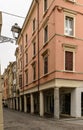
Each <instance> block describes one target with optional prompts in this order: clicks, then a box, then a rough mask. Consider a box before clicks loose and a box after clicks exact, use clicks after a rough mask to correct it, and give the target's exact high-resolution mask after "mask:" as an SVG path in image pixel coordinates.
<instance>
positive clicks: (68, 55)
mask: <svg viewBox="0 0 83 130" xmlns="http://www.w3.org/2000/svg"><path fill="white" fill-rule="evenodd" d="M65 70H69V71H73V52H69V51H65Z"/></svg>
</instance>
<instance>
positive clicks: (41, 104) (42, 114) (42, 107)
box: [40, 91, 44, 116]
mask: <svg viewBox="0 0 83 130" xmlns="http://www.w3.org/2000/svg"><path fill="white" fill-rule="evenodd" d="M40 116H44V95H43V92H42V91H40Z"/></svg>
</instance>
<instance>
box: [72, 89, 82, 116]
mask: <svg viewBox="0 0 83 130" xmlns="http://www.w3.org/2000/svg"><path fill="white" fill-rule="evenodd" d="M71 116H73V117H81V90H80V88H75V89H73V90H72V92H71Z"/></svg>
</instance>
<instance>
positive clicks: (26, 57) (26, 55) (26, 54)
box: [25, 52, 28, 65]
mask: <svg viewBox="0 0 83 130" xmlns="http://www.w3.org/2000/svg"><path fill="white" fill-rule="evenodd" d="M25 59H26V65H27V64H28V53H27V52H26V53H25Z"/></svg>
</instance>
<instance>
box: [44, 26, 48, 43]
mask: <svg viewBox="0 0 83 130" xmlns="http://www.w3.org/2000/svg"><path fill="white" fill-rule="evenodd" d="M46 26H48V24H45V26H44V28H43V45H46V43H48V40H47V41H46V42H45V41H44V39H45V28H46ZM48 39H49V26H48Z"/></svg>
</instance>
